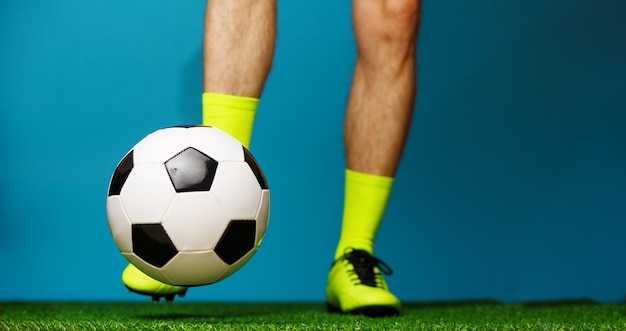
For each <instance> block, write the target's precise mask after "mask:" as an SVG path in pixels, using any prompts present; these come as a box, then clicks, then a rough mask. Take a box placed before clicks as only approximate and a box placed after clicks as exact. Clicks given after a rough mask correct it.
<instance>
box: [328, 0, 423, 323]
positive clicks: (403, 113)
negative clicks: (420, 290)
mask: <svg viewBox="0 0 626 331" xmlns="http://www.w3.org/2000/svg"><path fill="white" fill-rule="evenodd" d="M353 20H354V30H355V36H356V41H357V49H358V57H357V63H356V68H355V72H354V79H353V84H352V90H351V94H350V99H349V102H348V110H347V113H346V122H345V132H344V138H345V148H346V162H347V170H346V187H345V190H346V191H345V202H344V213H343V220H342V227H341V236H340V239H339V243H338V245H337V249H336V252H335V264H334V265H333V268H332V269H331V271H330V274H329V278H328V279H329V280H328V287H327V291H326V296H327V300H328V306H329V309H331V310H335V311H340V312H351V313H362V314H365V315H370V316H387V315H395V314H397V313H398V312H399V311H400V306H401V304H400V301H399V300H398V299H397V298H396V297H395V296H394V295H393V294H391V293H390V292H389V289H388V287H387V283H386V282H385V280H384V278H383V276H382V273H391V269H389V268H388V267H387V266H386V265H385V264H384V263H383V262H382V261H380V260H378V259H376V258H374V257H373V254H374V240H375V238H376V234H377V232H378V228H379V226H380V224H381V222H382V218H383V215H384V212H385V209H386V207H387V201H388V200H389V195H390V193H391V189H392V186H393V181H394V176H395V174H396V171H397V168H398V164H399V162H400V158H401V156H402V152H403V149H404V145H405V143H406V139H407V136H408V133H409V127H410V124H411V118H412V114H413V107H414V103H415V93H416V50H415V49H416V42H417V34H418V27H419V20H420V1H419V0H355V1H354V2H353ZM355 274H356V275H357V276H358V277H356V278H355V277H354V275H355ZM363 285H367V286H363Z"/></svg>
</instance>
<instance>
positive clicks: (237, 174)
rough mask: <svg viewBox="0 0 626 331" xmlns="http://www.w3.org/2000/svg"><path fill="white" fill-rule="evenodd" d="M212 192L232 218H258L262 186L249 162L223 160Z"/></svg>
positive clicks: (218, 168)
mask: <svg viewBox="0 0 626 331" xmlns="http://www.w3.org/2000/svg"><path fill="white" fill-rule="evenodd" d="M211 192H213V194H215V197H216V198H217V201H218V202H219V203H220V205H221V206H222V208H223V209H224V211H225V212H226V215H228V217H229V218H230V219H238V220H245V219H248V220H253V219H255V218H256V214H257V210H258V208H259V202H260V201H261V186H260V185H259V182H258V181H257V179H256V177H255V176H254V173H252V170H250V167H249V166H248V164H247V163H245V162H221V163H220V164H219V166H218V167H217V173H216V174H215V180H214V181H213V186H212V187H211Z"/></svg>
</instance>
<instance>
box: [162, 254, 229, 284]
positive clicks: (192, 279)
mask: <svg viewBox="0 0 626 331" xmlns="http://www.w3.org/2000/svg"><path fill="white" fill-rule="evenodd" d="M227 267H228V265H226V263H224V262H222V260H220V258H219V257H218V256H217V255H216V254H215V252H213V251H205V252H180V253H178V255H176V256H175V257H174V258H173V259H172V260H171V261H170V262H168V263H167V264H166V265H165V266H164V267H163V272H164V273H165V274H166V276H167V278H168V279H170V280H171V281H172V282H173V283H174V284H176V285H203V284H212V283H215V282H217V281H219V280H221V279H222V277H221V275H222V274H223V273H224V271H225V270H226V268H227ZM231 268H232V266H231Z"/></svg>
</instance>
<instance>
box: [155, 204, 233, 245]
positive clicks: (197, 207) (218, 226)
mask: <svg viewBox="0 0 626 331" xmlns="http://www.w3.org/2000/svg"><path fill="white" fill-rule="evenodd" d="M228 221H229V220H228V218H227V217H226V214H224V212H222V208H221V207H220V205H219V204H218V203H217V201H216V200H215V197H214V196H213V194H212V193H211V192H190V193H179V194H177V195H176V196H175V197H174V200H173V201H172V204H171V206H170V208H169V209H168V210H167V212H166V214H165V217H164V218H163V222H162V224H163V227H164V228H165V230H166V231H167V233H168V235H169V236H170V239H171V240H172V242H173V243H174V245H175V246H176V248H177V249H178V251H179V252H180V251H202V250H211V249H213V248H214V247H215V245H216V244H217V242H218V240H219V239H220V236H221V235H222V233H223V232H224V229H225V228H226V226H227V225H228Z"/></svg>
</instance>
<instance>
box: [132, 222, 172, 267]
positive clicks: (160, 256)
mask: <svg viewBox="0 0 626 331" xmlns="http://www.w3.org/2000/svg"><path fill="white" fill-rule="evenodd" d="M132 236H133V253H135V254H136V255H137V256H139V257H140V258H141V259H142V260H144V261H146V262H148V263H150V264H151V265H153V266H155V267H158V268H160V267H162V266H164V265H165V264H166V263H167V262H169V261H170V260H171V259H172V258H173V257H174V256H176V254H178V250H177V249H176V246H174V243H173V242H172V240H171V239H170V237H169V236H168V235H167V232H165V229H164V228H163V226H162V225H161V224H133V227H132Z"/></svg>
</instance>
